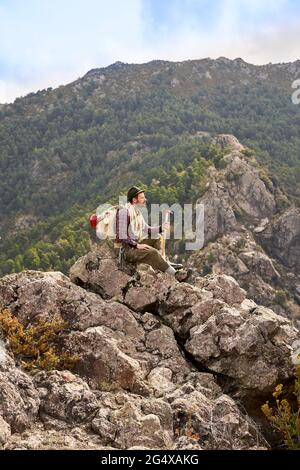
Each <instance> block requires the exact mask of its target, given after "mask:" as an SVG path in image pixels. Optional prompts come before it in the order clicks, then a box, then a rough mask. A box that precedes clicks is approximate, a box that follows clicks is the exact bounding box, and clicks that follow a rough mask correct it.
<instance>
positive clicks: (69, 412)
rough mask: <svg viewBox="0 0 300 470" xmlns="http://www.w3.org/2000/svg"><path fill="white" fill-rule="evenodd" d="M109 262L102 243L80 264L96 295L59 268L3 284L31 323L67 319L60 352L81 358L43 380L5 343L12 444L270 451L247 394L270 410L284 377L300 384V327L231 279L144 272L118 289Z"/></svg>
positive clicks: (6, 422) (7, 297)
mask: <svg viewBox="0 0 300 470" xmlns="http://www.w3.org/2000/svg"><path fill="white" fill-rule="evenodd" d="M102 257H103V259H102ZM93 263H98V268H97V270H95V273H94V274H93V282H89V281H88V277H87V276H88V274H89V273H90V271H89V267H90V266H91V265H92V264H93ZM108 265H109V269H110V272H115V270H116V269H117V267H116V259H115V258H114V257H113V256H112V257H111V258H110V259H108V257H107V252H106V251H105V250H103V248H101V247H99V248H97V249H95V250H94V251H92V252H90V253H88V254H87V256H86V257H83V258H82V259H81V260H80V263H78V262H77V266H76V280H77V282H78V279H86V280H87V281H86V283H85V284H84V285H85V288H83V287H81V286H80V285H78V284H75V283H74V282H72V281H71V280H70V279H69V278H68V277H67V276H65V275H63V274H61V273H58V272H50V273H41V272H37V271H26V272H22V273H18V274H11V275H8V276H5V277H4V278H2V279H1V280H0V303H1V304H2V305H4V306H5V307H7V308H9V309H10V310H11V312H12V313H13V314H14V315H15V316H16V317H17V318H18V319H19V321H20V322H21V323H22V324H23V325H24V326H25V327H27V326H29V325H31V324H34V323H36V322H37V321H38V319H41V318H47V319H51V318H53V317H54V315H55V316H59V317H61V318H62V319H63V320H64V321H65V322H66V328H65V329H64V331H63V332H62V333H60V334H59V337H58V338H57V344H58V347H59V348H60V349H61V351H62V352H70V353H72V354H76V355H77V356H78V358H79V360H78V362H77V363H76V366H75V368H74V370H73V371H72V372H70V371H55V370H54V371H49V372H46V371H41V372H39V373H37V374H35V375H34V376H32V375H29V374H26V373H25V372H23V371H21V370H20V369H19V367H18V366H17V365H16V364H15V362H14V360H13V358H12V356H10V355H9V353H8V349H7V347H9V345H7V346H6V347H4V346H3V347H2V356H1V357H2V359H3V358H5V361H8V362H7V364H9V367H10V373H9V374H6V375H4V376H2V380H3V384H4V385H3V387H4V390H6V392H5V397H6V398H5V399H4V400H2V401H1V403H2V404H3V407H2V408H1V404H0V416H1V420H0V441H1V443H2V444H0V445H2V446H4V448H8V449H10V448H11V449H13V448H24V449H32V448H38V449H40V448H41V449H44V448H53V447H55V448H78V449H84V448H87V447H88V443H89V442H90V448H95V449H96V448H97V449H101V448H105V449H110V448H112V449H113V448H116V449H130V448H136V447H138V448H148V449H152V448H157V449H159V448H168V449H182V448H185V449H187V448H194V449H255V448H266V447H268V444H267V442H266V441H265V439H264V437H263V435H262V434H261V431H259V428H258V427H257V425H256V424H255V421H253V419H252V418H251V417H250V416H249V415H247V414H246V413H245V411H244V409H241V408H240V407H239V405H238V404H237V402H236V399H237V398H238V400H239V402H243V400H245V401H247V400H248V399H249V398H250V397H251V399H252V400H253V399H254V400H257V402H258V406H260V399H262V397H263V396H265V394H266V393H268V392H270V391H271V390H272V388H273V387H274V386H275V385H276V384H277V383H278V381H283V382H285V381H287V380H288V379H289V378H290V377H292V375H293V371H294V363H295V360H296V356H297V353H298V348H299V342H300V340H299V332H298V331H297V330H296V329H295V328H294V327H293V325H292V324H291V322H290V321H289V320H288V319H285V318H283V317H281V316H278V315H276V314H275V313H274V312H273V311H272V310H270V309H267V308H264V307H261V306H259V305H257V304H256V303H255V302H253V301H251V300H249V299H247V293H246V291H245V290H244V289H242V288H241V287H240V286H239V285H238V283H237V282H236V280H235V279H234V278H233V277H231V276H228V275H224V274H211V275H207V276H205V277H203V276H202V277H201V276H194V279H193V284H187V283H184V282H181V283H179V282H177V281H176V280H175V279H174V278H173V277H171V276H169V275H167V274H163V273H157V272H155V271H154V270H153V269H152V268H151V267H149V266H146V265H140V266H139V267H138V269H137V270H136V272H135V274H134V275H133V276H130V275H129V274H126V276H127V277H126V283H125V282H123V281H122V284H121V286H122V288H121V290H120V291H117V290H115V291H112V290H110V287H109V286H106V285H105V284H104V283H103V279H104V273H105V270H106V269H107V268H108ZM74 271H75V270H74V267H73V268H72V269H71V272H72V273H74ZM121 275H122V273H120V276H121ZM98 283H99V287H100V286H101V288H99V289H98ZM88 289H91V290H92V292H91V291H90V290H88ZM96 291H97V292H98V293H95V292H96ZM113 292H114V293H116V295H113ZM4 363H6V362H3V361H2V363H1V364H4ZM1 367H4V366H1ZM6 367H7V366H6ZM5 371H7V368H6V369H5V368H4V372H5ZM12 371H13V372H12ZM260 397H261V398H260ZM7 400H9V401H12V402H13V405H11V406H8V403H7ZM224 430H225V431H226V432H224Z"/></svg>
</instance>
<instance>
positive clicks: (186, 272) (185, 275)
mask: <svg viewBox="0 0 300 470" xmlns="http://www.w3.org/2000/svg"><path fill="white" fill-rule="evenodd" d="M192 272H193V270H192V268H186V269H179V270H178V271H177V272H176V273H175V279H177V281H178V282H187V281H188V280H189V278H190V277H191V275H192Z"/></svg>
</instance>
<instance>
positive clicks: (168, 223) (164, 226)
mask: <svg viewBox="0 0 300 470" xmlns="http://www.w3.org/2000/svg"><path fill="white" fill-rule="evenodd" d="M162 229H163V230H170V222H164V223H163V224H162Z"/></svg>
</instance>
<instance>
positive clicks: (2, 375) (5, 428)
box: [0, 340, 40, 445]
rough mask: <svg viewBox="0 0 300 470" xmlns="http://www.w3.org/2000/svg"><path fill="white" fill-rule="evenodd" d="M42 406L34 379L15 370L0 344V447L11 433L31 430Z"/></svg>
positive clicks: (1, 343) (2, 345)
mask: <svg viewBox="0 0 300 470" xmlns="http://www.w3.org/2000/svg"><path fill="white" fill-rule="evenodd" d="M39 404H40V402H39V397H38V394H37V393H36V389H35V387H34V383H33V380H32V378H31V377H29V376H28V375H27V374H26V373H25V372H23V371H22V370H20V369H19V368H18V367H16V365H15V362H14V360H13V358H12V356H11V355H10V354H9V353H8V351H7V349H6V347H5V345H4V343H3V341H2V340H0V445H1V444H2V445H3V444H4V443H5V441H6V440H7V439H8V437H9V436H10V433H11V432H13V433H14V432H22V431H24V430H25V429H26V428H28V427H29V426H30V424H31V422H32V421H34V420H35V419H36V417H37V413H38V410H39Z"/></svg>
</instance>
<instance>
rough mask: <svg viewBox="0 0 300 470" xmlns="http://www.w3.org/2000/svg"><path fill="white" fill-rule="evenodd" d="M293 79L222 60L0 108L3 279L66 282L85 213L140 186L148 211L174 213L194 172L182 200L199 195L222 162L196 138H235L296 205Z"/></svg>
mask: <svg viewBox="0 0 300 470" xmlns="http://www.w3.org/2000/svg"><path fill="white" fill-rule="evenodd" d="M299 69H300V63H299V61H296V62H294V63H290V64H269V65H265V66H254V65H251V64H247V63H246V62H244V61H243V60H241V59H236V60H232V61H231V60H228V59H225V58H219V59H217V60H211V59H203V60H193V61H185V62H176V63H175V62H167V61H152V62H149V63H147V64H140V65H136V64H123V63H116V64H113V65H111V66H109V67H106V68H103V69H94V70H91V71H89V72H88V73H87V74H86V75H85V76H84V77H82V78H79V79H78V80H76V81H74V82H72V83H70V84H69V85H66V86H61V87H59V88H57V89H54V90H52V89H47V90H42V91H40V92H38V93H35V94H34V93H32V94H29V95H27V96H26V97H24V98H21V99H17V100H15V102H14V103H13V104H11V105H3V106H1V109H0V142H1V144H0V168H1V174H2V175H3V176H2V178H1V181H0V200H1V204H0V237H1V239H0V248H1V250H0V252H1V261H0V268H1V272H2V273H3V274H4V273H6V272H12V271H18V270H20V269H22V267H29V268H41V269H50V268H57V269H61V270H63V271H64V272H66V270H67V269H68V267H69V266H70V264H71V263H72V260H74V257H75V256H76V255H79V254H82V253H84V251H85V250H86V248H87V244H88V234H87V231H86V225H85V220H86V218H87V216H88V214H89V213H90V212H91V211H92V210H93V209H94V208H95V206H96V205H98V204H99V203H103V202H105V201H107V200H112V198H114V197H115V196H116V194H119V193H120V192H122V191H123V192H124V191H126V189H127V187H128V186H129V185H131V184H134V183H136V182H137V181H138V182H139V183H140V184H144V185H145V187H147V189H148V191H150V193H151V192H152V194H153V199H155V202H160V201H165V202H173V201H174V198H176V197H178V193H177V192H176V194H175V193H174V190H173V192H172V189H171V187H172V186H173V187H175V186H177V185H178V184H179V186H181V187H182V188H183V189H184V190H187V189H188V187H189V175H187V176H186V175H185V176H184V178H181V177H180V176H179V175H180V174H181V172H182V171H185V170H186V166H189V165H191V166H192V168H191V169H190V170H189V171H190V173H192V175H191V177H192V178H194V180H193V181H192V184H193V189H192V190H190V192H189V197H192V196H197V191H198V193H199V194H198V195H200V194H201V191H203V185H204V182H205V178H206V176H205V174H206V168H207V161H208V160H209V162H208V163H209V164H210V163H213V164H218V163H217V160H218V158H219V156H218V155H217V154H216V153H214V151H213V150H209V149H208V148H206V149H205V148H204V147H203V145H200V144H198V143H197V142H194V143H193V144H191V137H192V136H195V135H197V133H198V132H200V133H201V132H203V131H210V132H212V133H216V132H221V133H232V134H234V135H236V136H237V137H238V138H239V139H240V140H241V142H242V143H243V144H244V145H247V146H250V148H251V149H254V150H255V155H256V156H257V158H258V160H259V161H260V162H262V163H263V165H264V166H266V167H268V168H269V169H270V172H271V178H272V179H273V181H274V182H276V180H280V182H281V184H282V185H283V187H284V188H285V190H286V191H287V193H288V194H289V195H290V197H292V198H294V200H295V201H297V199H298V196H299V150H298V149H299V145H300V135H299V119H300V107H299V106H296V105H293V104H292V102H291V92H292V89H291V83H292V82H293V81H294V80H295V79H296V78H297V76H298V73H299ZM252 153H253V151H252ZM194 154H195V158H197V157H201V158H202V159H201V160H199V159H198V160H199V161H198V160H197V161H194V160H195V158H194ZM204 160H206V161H204ZM173 166H174V168H175V169H174V170H172V167H173ZM200 167H201V168H200ZM171 171H173V174H172V175H171ZM197 175H198V176H199V180H200V182H199V185H198V186H199V187H198V188H197V181H196V177H197ZM182 179H184V181H182ZM157 181H158V183H157ZM188 190H189V189H188ZM188 202H190V201H188ZM72 227H76V231H75V233H74V235H73V236H72V234H71V233H70V232H71V231H72ZM38 243H39V245H37V244H38ZM50 245H51V246H50ZM43 253H46V254H45V255H43ZM18 255H19V258H17V256H18ZM41 258H42V259H41Z"/></svg>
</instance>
